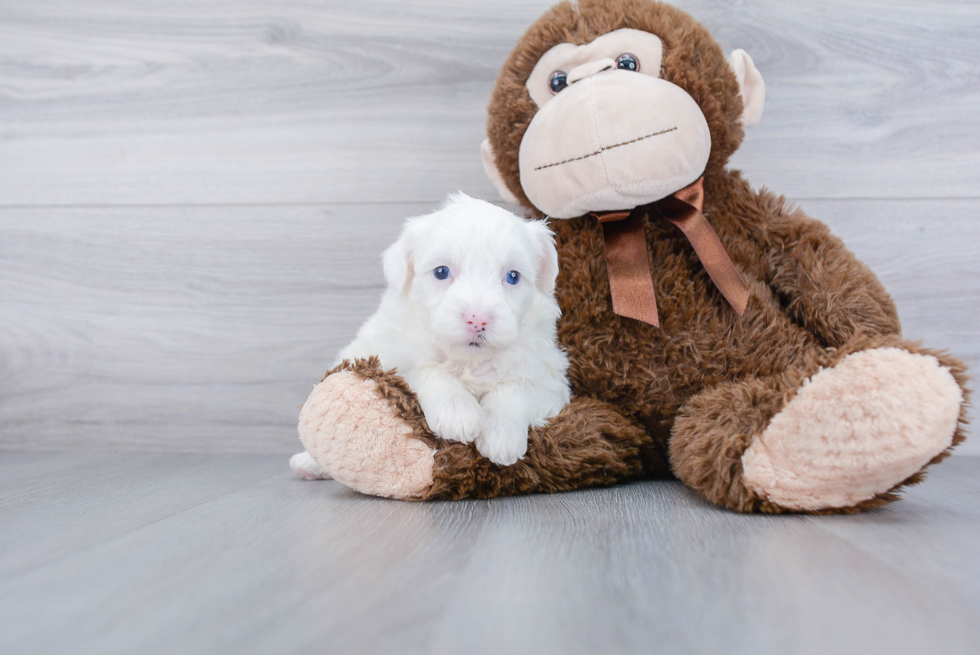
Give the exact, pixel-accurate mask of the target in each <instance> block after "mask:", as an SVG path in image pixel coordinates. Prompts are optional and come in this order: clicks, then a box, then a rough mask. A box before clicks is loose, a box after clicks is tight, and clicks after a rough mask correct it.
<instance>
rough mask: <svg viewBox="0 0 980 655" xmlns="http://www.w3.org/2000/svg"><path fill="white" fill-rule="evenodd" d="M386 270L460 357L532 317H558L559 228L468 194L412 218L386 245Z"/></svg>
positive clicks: (434, 335)
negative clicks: (555, 295)
mask: <svg viewBox="0 0 980 655" xmlns="http://www.w3.org/2000/svg"><path fill="white" fill-rule="evenodd" d="M384 274H385V280H386V281H387V283H388V289H387V292H386V293H387V294H389V295H390V296H401V297H404V298H405V299H407V301H408V303H409V305H410V307H411V310H412V311H413V312H414V313H415V315H416V316H417V317H418V319H419V321H420V323H421V324H422V326H423V328H424V329H426V330H427V333H428V335H429V336H430V337H431V339H432V342H433V344H435V345H436V346H438V347H439V348H440V349H441V350H443V351H444V352H446V353H447V354H448V355H450V356H452V357H454V358H478V357H484V356H486V355H488V354H490V353H492V352H493V351H495V350H498V349H501V348H506V347H508V346H510V345H511V344H513V343H514V342H515V341H516V340H517V339H518V337H519V336H520V335H521V333H522V330H524V329H525V328H527V327H530V326H529V325H528V323H529V322H531V321H538V322H540V321H541V320H549V321H551V322H554V320H555V319H557V305H556V304H555V303H554V300H553V297H552V296H553V293H554V290H555V278H556V277H557V276H558V254H557V252H556V251H555V245H554V240H553V236H552V233H551V230H549V229H548V228H547V226H545V224H544V223H543V222H540V221H527V220H524V219H521V218H518V217H517V216H515V215H514V214H512V213H511V212H509V211H507V210H505V209H501V208H499V207H495V206H494V205H491V204H490V203H488V202H484V201H482V200H475V199H473V198H470V197H468V196H466V195H464V194H462V193H457V194H454V195H453V196H450V198H449V199H448V200H447V201H446V204H445V205H444V206H443V207H442V209H440V210H439V211H437V212H435V213H433V214H429V215H427V216H421V217H418V218H413V219H409V220H408V222H407V223H406V225H405V228H404V230H403V231H402V234H401V236H400V237H399V239H398V241H396V242H395V244H394V245H392V246H391V247H390V248H388V250H387V251H385V254H384ZM542 311H543V312H544V314H542V313H541V312H542ZM531 314H534V316H531Z"/></svg>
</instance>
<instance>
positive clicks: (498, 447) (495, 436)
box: [476, 416, 527, 466]
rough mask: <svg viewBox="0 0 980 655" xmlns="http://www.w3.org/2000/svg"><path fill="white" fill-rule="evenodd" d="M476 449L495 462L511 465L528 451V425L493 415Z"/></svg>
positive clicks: (479, 438) (477, 442)
mask: <svg viewBox="0 0 980 655" xmlns="http://www.w3.org/2000/svg"><path fill="white" fill-rule="evenodd" d="M476 449H477V450H478V451H480V454H481V455H483V456H484V457H486V458H487V459H489V460H490V461H491V462H493V463H494V464H500V465H501V466H510V465H511V464H516V463H517V461H518V460H519V459H521V458H523V457H524V455H525V453H527V426H526V425H524V426H522V425H520V424H516V423H514V422H512V421H504V420H500V419H499V418H495V417H493V416H491V417H490V418H489V419H488V420H487V426H486V428H485V429H484V431H483V434H481V435H480V436H479V437H477V439H476Z"/></svg>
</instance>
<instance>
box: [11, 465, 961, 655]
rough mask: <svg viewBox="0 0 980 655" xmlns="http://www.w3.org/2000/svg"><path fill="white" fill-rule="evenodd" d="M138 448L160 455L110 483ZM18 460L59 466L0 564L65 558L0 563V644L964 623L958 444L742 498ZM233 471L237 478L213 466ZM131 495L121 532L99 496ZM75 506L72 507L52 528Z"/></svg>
mask: <svg viewBox="0 0 980 655" xmlns="http://www.w3.org/2000/svg"><path fill="white" fill-rule="evenodd" d="M79 457H82V458H84V457H89V458H90V459H87V460H86V459H81V460H75V458H79ZM153 457H157V458H161V457H169V458H170V459H169V460H167V461H168V462H169V464H165V465H163V466H160V467H159V474H158V475H157V476H156V477H157V480H156V481H155V483H154V484H153V485H151V486H148V487H146V488H145V489H143V491H142V492H140V493H138V494H132V495H130V496H129V500H128V501H127V500H126V498H125V496H126V494H125V493H123V492H122V490H124V489H134V490H136V489H139V488H140V486H141V483H143V482H144V481H145V479H146V477H145V476H146V467H148V466H151V465H152V464H153V460H152V458H153ZM178 457H179V458H182V459H178ZM73 461H74V462H76V463H81V464H82V465H81V466H72V465H71V463H72V462H73ZM160 463H161V462H160V461H157V462H156V464H157V465H159V464H160ZM25 465H33V466H35V467H37V468H39V469H40V468H41V467H43V466H45V465H48V466H53V467H57V468H58V470H59V471H60V472H61V473H60V475H59V477H60V480H57V481H55V480H48V481H43V480H36V481H34V482H33V483H31V486H32V488H33V489H35V491H33V492H31V493H29V494H27V495H26V496H25V497H24V498H22V499H20V498H18V497H17V496H14V497H11V496H9V495H5V496H4V497H3V498H4V503H5V505H4V507H5V511H4V513H0V528H2V529H0V565H2V564H3V563H5V562H6V561H7V560H8V559H11V558H13V559H20V560H24V559H26V558H31V557H33V554H32V553H31V552H29V551H32V550H33V549H40V550H41V551H49V552H50V551H52V548H51V547H50V544H52V543H53V544H57V550H58V552H59V553H60V556H59V557H57V558H51V559H48V560H47V561H37V562H35V563H34V565H33V566H31V567H29V568H26V569H20V570H17V571H15V572H12V573H10V574H7V575H4V576H2V577H0V616H2V617H3V619H2V621H3V623H2V625H3V629H2V630H0V651H3V652H9V653H46V652H69V651H70V652H72V653H100V654H105V653H132V652H140V653H157V652H160V653H173V652H181V653H189V652H237V653H268V652H276V653H298V652H310V651H314V652H331V653H334V652H336V653H348V652H350V653H353V652H356V653H463V652H465V653H501V652H507V653H597V652H602V653H634V652H636V653H649V652H651V649H654V650H655V651H656V652H658V653H715V652H726V653H759V654H768V653H780V654H784V653H814V654H816V653H820V654H823V653H842V654H850V653H877V652H883V653H892V654H894V655H902V654H905V653H923V652H928V653H932V652H937V653H940V652H941V653H972V652H975V649H976V644H977V643H980V641H978V639H980V633H978V628H977V626H978V625H980V621H978V618H980V605H978V603H977V600H978V599H977V597H976V594H975V591H974V590H975V589H976V588H977V583H978V582H980V580H978V577H977V576H978V572H977V569H976V566H975V564H974V560H975V559H976V557H975V555H976V547H975V544H976V531H977V530H976V521H975V519H976V516H977V515H978V512H980V502H978V500H977V499H978V498H980V482H978V480H980V475H978V472H980V469H978V467H980V459H978V458H973V457H963V458H956V459H954V460H952V461H949V462H947V463H945V464H944V465H943V466H942V467H939V468H937V469H936V470H935V473H934V474H933V476H932V479H931V480H929V481H928V482H926V483H925V484H923V485H920V486H918V487H915V488H913V489H911V490H909V491H908V492H907V494H906V495H907V498H906V500H905V502H903V503H899V504H895V505H891V506H889V507H888V508H886V509H883V510H878V511H874V512H870V513H867V514H863V515H860V516H850V517H794V516H777V517H774V516H743V515H735V514H731V513H728V512H725V511H723V510H719V509H717V508H715V507H711V506H709V505H707V504H706V503H704V502H703V501H701V500H699V499H698V498H697V497H696V496H694V494H693V493H691V492H690V491H688V490H687V489H685V488H683V487H682V486H680V484H679V483H676V482H650V483H641V484H633V485H626V486H621V487H617V488H612V489H602V490H590V491H582V492H577V493H568V494H561V495H557V496H529V497H521V498H508V499H495V500H491V501H464V502H456V503H424V504H413V503H399V502H394V501H386V500H383V499H378V498H371V497H366V496H360V495H358V494H356V493H354V492H352V491H350V490H347V489H345V488H343V487H342V486H341V485H339V484H337V483H335V482H332V481H329V482H303V481H300V480H296V479H293V478H291V477H290V474H289V473H288V471H286V470H285V460H284V459H283V458H281V457H278V456H254V455H252V456H238V457H235V456H227V455H219V456H200V455H199V456H193V455H184V456H149V455H132V454H115V455H102V456H99V457H98V458H94V459H93V458H91V456H90V455H84V454H83V455H79V454H64V453H62V454H56V455H47V454H41V453H33V454H26V455H23V456H21V459H19V460H15V461H14V460H10V459H8V458H6V457H3V458H0V479H3V478H5V477H6V475H7V473H8V472H9V471H22V470H23V467H24V466H25ZM246 469H249V470H250V471H251V472H250V473H247V474H245V473H244V471H245V470H246ZM88 470H91V471H98V472H102V473H108V475H91V476H90V475H88V473H87V471H88ZM205 470H210V471H211V472H212V474H213V475H212V476H205V475H202V473H203V472H204V471H205ZM249 476H251V477H252V481H251V482H250V483H249V482H247V478H248V477H249ZM235 477H239V478H240V479H241V481H242V482H243V483H244V484H239V485H238V486H237V487H232V488H229V486H228V481H229V480H231V479H232V478H235ZM41 489H44V491H40V490H41ZM179 496H182V497H184V498H188V499H189V498H190V497H192V496H194V497H197V498H199V499H201V501H200V502H195V503H186V504H185V506H183V507H181V503H175V502H173V499H174V498H176V497H179ZM950 499H952V501H951V500H950ZM167 505H172V506H173V508H174V511H173V512H172V513H170V514H169V515H166V516H156V515H154V513H155V512H157V511H158V510H159V509H162V508H163V507H165V506H167ZM143 507H148V508H150V510H149V511H147V513H146V517H145V518H146V519H147V520H144V521H141V522H133V524H132V525H131V528H130V529H128V530H120V529H119V527H120V526H121V524H122V522H121V521H117V520H116V519H115V518H112V517H113V515H114V514H117V513H118V514H119V515H121V516H127V515H128V516H130V517H133V516H136V515H138V513H139V512H140V510H141V508H143ZM80 509H81V510H82V511H83V512H84V515H85V516H87V517H89V519H90V521H89V526H88V529H87V530H85V531H80V530H78V529H77V525H75V526H69V529H68V530H63V528H62V521H63V520H64V518H65V517H71V516H72V515H74V514H75V513H76V512H77V511H78V510H80ZM11 511H12V512H13V513H14V514H13V515H14V516H15V517H18V518H15V519H14V522H13V523H11V522H10V518H9V515H8V514H7V512H11ZM31 517H34V518H33V523H31ZM78 523H81V520H79V521H78ZM9 527H16V528H17V529H18V530H24V531H26V532H27V533H29V534H30V535H31V536H32V539H31V540H30V541H27V540H24V539H19V538H18V536H17V535H16V533H15V532H14V531H13V530H10V529H8V528H9ZM73 546H74V548H73Z"/></svg>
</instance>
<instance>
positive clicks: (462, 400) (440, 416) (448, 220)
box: [290, 193, 570, 478]
mask: <svg viewBox="0 0 980 655" xmlns="http://www.w3.org/2000/svg"><path fill="white" fill-rule="evenodd" d="M383 261H384V275H385V280H386V282H387V289H386V290H385V292H384V295H383V296H382V298H381V306H380V307H379V309H378V311H377V312H376V313H375V314H374V315H373V316H372V317H371V318H369V319H368V320H367V322H366V323H365V324H364V325H363V326H362V327H361V329H360V331H359V332H358V333H357V338H355V339H354V342H353V343H351V344H350V345H349V346H347V347H346V348H344V349H343V350H342V351H341V352H340V355H339V356H338V359H337V362H338V363H339V362H340V361H341V360H343V359H355V358H366V357H369V356H371V355H377V356H378V357H379V359H380V360H381V364H382V366H383V367H384V368H385V369H389V368H397V369H398V373H399V374H400V375H401V376H402V377H403V378H404V379H405V381H406V382H407V383H408V385H409V386H410V387H411V388H412V390H413V391H415V393H416V395H417V396H418V398H419V403H420V404H421V406H422V412H423V413H424V414H425V418H426V421H427V422H428V424H429V427H430V428H431V429H432V431H433V432H434V433H435V434H436V435H437V436H438V437H440V438H442V439H445V440H449V441H460V442H463V443H470V442H472V441H475V442H476V447H477V450H479V451H480V453H481V454H482V455H483V456H485V457H487V458H488V459H490V460H491V461H493V462H496V463H497V464H513V463H515V462H516V461H517V460H519V459H521V458H522V457H523V456H524V454H525V453H526V452H527V431H528V427H529V426H535V427H537V426H541V425H544V424H545V422H546V421H547V419H549V418H550V417H552V416H554V415H555V414H557V413H558V412H559V411H560V410H561V408H562V407H564V406H565V404H566V403H567V402H568V400H569V396H570V391H569V386H568V379H567V378H566V375H565V371H566V369H567V368H568V360H567V357H566V356H565V353H564V352H562V351H561V350H560V349H559V348H558V346H557V343H556V334H555V333H556V325H555V322H556V321H557V319H558V316H559V314H560V311H559V309H558V303H556V302H555V299H554V290H555V278H556V277H557V275H558V254H557V252H556V251H555V245H554V240H553V237H552V233H551V231H550V230H549V229H548V228H547V227H546V226H545V224H544V223H543V222H540V221H528V220H524V219H521V218H518V217H517V216H515V215H514V214H512V213H511V212H509V211H507V210H505V209H501V208H499V207H495V206H494V205H491V204H490V203H487V202H484V201H482V200H475V199H473V198H470V197H468V196H466V195H464V194H462V193H457V194H454V195H452V196H450V198H449V199H448V200H447V201H446V204H445V205H444V206H443V207H442V209H440V210H439V211H437V212H435V213H433V214H429V215H427V216H421V217H418V218H412V219H409V220H408V222H407V224H406V225H405V227H404V229H403V230H402V233H401V236H400V237H399V239H398V241H396V242H395V244H394V245H392V246H391V247H390V248H388V250H386V251H385V253H384V257H383ZM290 464H291V465H292V467H293V470H295V471H296V472H297V473H298V474H299V475H301V476H303V477H308V478H318V477H324V473H323V470H322V469H321V468H320V467H319V466H318V465H317V464H316V462H315V461H313V458H312V457H310V456H309V455H308V454H307V453H299V454H298V455H295V456H294V457H293V459H292V460H290Z"/></svg>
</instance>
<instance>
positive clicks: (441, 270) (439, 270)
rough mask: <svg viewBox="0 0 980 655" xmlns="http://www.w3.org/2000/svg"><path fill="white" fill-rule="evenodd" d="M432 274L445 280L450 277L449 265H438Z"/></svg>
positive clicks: (438, 278)
mask: <svg viewBox="0 0 980 655" xmlns="http://www.w3.org/2000/svg"><path fill="white" fill-rule="evenodd" d="M432 274H433V275H435V276H436V279H437V280H445V279H446V278H447V277H449V267H448V266H436V267H435V269H433V271H432Z"/></svg>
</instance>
